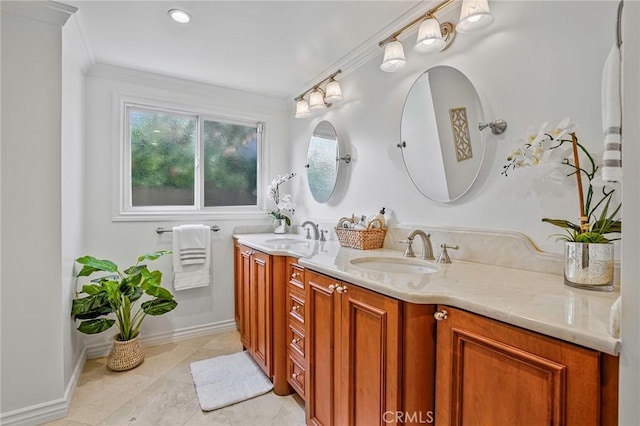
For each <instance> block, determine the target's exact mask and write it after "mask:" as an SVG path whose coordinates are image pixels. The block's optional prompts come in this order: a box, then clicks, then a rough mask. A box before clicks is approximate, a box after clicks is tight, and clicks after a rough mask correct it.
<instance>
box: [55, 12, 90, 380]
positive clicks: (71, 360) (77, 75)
mask: <svg viewBox="0 0 640 426" xmlns="http://www.w3.org/2000/svg"><path fill="white" fill-rule="evenodd" d="M87 61H88V58H87V55H86V48H85V46H84V45H83V42H82V38H81V37H80V32H79V29H78V24H77V21H76V20H75V17H72V18H71V19H69V21H67V23H66V25H65V26H64V28H63V32H62V114H61V117H62V153H61V161H62V276H61V280H62V289H61V290H62V292H61V294H62V306H61V317H62V339H63V346H62V347H63V350H64V383H65V387H67V386H68V385H69V383H70V381H71V379H72V375H73V373H74V370H75V369H76V366H78V362H79V361H80V358H81V354H82V350H83V349H84V345H83V342H82V339H81V338H80V336H79V333H78V332H77V331H76V330H75V329H76V324H75V321H73V319H72V318H71V315H70V312H71V303H72V300H73V298H74V297H75V291H76V279H75V276H74V275H75V273H74V263H75V262H74V259H75V258H77V257H78V256H81V255H82V254H83V251H84V245H83V229H84V204H85V203H84V109H85V105H84V84H85V77H84V68H85V67H86V66H87Z"/></svg>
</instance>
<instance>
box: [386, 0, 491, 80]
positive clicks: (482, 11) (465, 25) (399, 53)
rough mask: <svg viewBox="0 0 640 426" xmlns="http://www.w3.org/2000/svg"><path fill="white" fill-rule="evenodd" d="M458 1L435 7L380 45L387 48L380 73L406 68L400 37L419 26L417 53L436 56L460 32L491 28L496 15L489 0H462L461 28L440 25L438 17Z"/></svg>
mask: <svg viewBox="0 0 640 426" xmlns="http://www.w3.org/2000/svg"><path fill="white" fill-rule="evenodd" d="M455 1H456V0H444V1H442V2H440V3H438V4H437V5H436V6H434V7H432V8H431V9H429V10H428V11H427V13H425V14H424V15H420V16H419V17H417V18H416V19H414V20H413V21H411V22H409V23H408V24H406V25H405V26H404V27H402V28H400V29H399V30H397V31H396V32H394V33H393V34H391V35H390V36H389V37H387V38H385V39H384V40H382V41H381V42H379V43H378V46H380V47H383V46H384V48H385V49H384V59H383V60H382V64H381V65H380V69H381V70H382V71H386V72H395V71H398V70H400V69H402V67H404V65H405V57H404V49H403V47H402V43H400V41H399V40H398V37H399V36H400V35H402V33H404V32H406V31H408V30H409V29H411V28H413V27H414V26H415V25H417V24H418V23H420V27H419V28H418V37H417V39H416V44H415V50H417V51H419V52H424V53H435V52H442V51H444V50H447V49H448V48H449V47H450V46H451V44H453V41H454V40H455V38H456V34H457V31H458V30H460V32H470V31H475V30H478V29H481V28H484V27H486V26H487V25H490V24H491V23H492V22H493V15H492V14H491V10H490V9H489V2H488V0H462V8H461V11H460V20H459V21H458V26H457V27H456V25H455V24H453V23H451V22H444V23H442V24H441V23H440V22H439V21H438V19H437V18H436V16H435V14H436V13H437V12H439V11H441V10H442V9H444V8H445V7H447V6H449V5H451V4H453V3H454V2H455Z"/></svg>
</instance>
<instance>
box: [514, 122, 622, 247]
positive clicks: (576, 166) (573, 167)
mask: <svg viewBox="0 0 640 426" xmlns="http://www.w3.org/2000/svg"><path fill="white" fill-rule="evenodd" d="M580 153H582V154H583V156H584V157H586V166H583V165H581V163H580V155H579V154H580ZM553 161H559V164H560V165H562V166H566V167H565V169H566V170H568V171H567V172H565V175H566V176H575V178H576V182H577V190H578V199H579V207H580V209H579V222H578V223H574V222H572V221H569V220H565V219H550V218H543V219H542V221H543V222H547V223H550V224H552V225H555V226H558V227H560V228H563V229H564V230H565V233H563V234H554V235H555V236H556V237H558V239H559V240H562V241H567V242H579V243H608V242H609V241H613V240H617V239H619V238H610V237H608V236H605V235H608V234H612V233H620V232H621V231H622V222H621V220H620V219H618V218H617V216H618V213H619V212H620V208H621V207H622V204H621V203H618V204H617V206H616V205H615V203H614V204H613V205H612V200H613V194H614V192H615V189H614V188H609V187H607V186H606V185H604V184H602V183H600V182H598V181H599V180H600V181H601V179H599V178H598V176H597V172H598V170H599V166H598V165H597V164H596V162H595V160H594V158H593V156H592V155H591V154H590V153H589V151H588V150H587V149H586V148H585V147H584V146H583V145H581V144H580V143H579V142H578V138H577V136H576V134H575V130H574V126H573V125H572V124H571V123H570V121H569V118H565V119H564V120H562V121H561V122H560V123H559V124H558V125H557V126H556V127H555V128H548V127H547V123H544V124H543V125H542V126H540V127H539V128H537V129H536V128H535V127H533V126H531V127H529V131H528V135H527V137H526V139H524V140H522V139H520V140H518V141H517V142H516V145H515V147H514V148H513V150H512V152H511V153H510V154H509V155H508V157H507V164H505V165H504V166H503V170H502V174H503V175H505V176H507V175H508V173H509V172H510V171H511V170H514V169H518V168H523V167H532V166H538V165H540V164H543V163H549V162H553ZM583 178H586V181H587V184H586V196H585V190H584V186H583ZM598 186H600V188H597V187H598Z"/></svg>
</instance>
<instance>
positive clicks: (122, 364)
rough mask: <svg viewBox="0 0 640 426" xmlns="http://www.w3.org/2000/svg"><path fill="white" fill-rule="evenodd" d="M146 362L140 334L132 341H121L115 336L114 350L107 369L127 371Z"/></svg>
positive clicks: (108, 359)
mask: <svg viewBox="0 0 640 426" xmlns="http://www.w3.org/2000/svg"><path fill="white" fill-rule="evenodd" d="M142 361H144V352H143V351H142V347H141V346H140V334H138V335H137V336H136V337H134V338H133V339H131V340H127V341H124V342H122V341H120V340H116V336H113V349H112V350H111V353H110V354H109V356H108V357H107V367H109V369H111V370H113V371H126V370H131V369H132V368H136V367H137V366H139V365H140V364H142Z"/></svg>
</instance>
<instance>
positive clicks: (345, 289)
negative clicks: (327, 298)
mask: <svg viewBox="0 0 640 426" xmlns="http://www.w3.org/2000/svg"><path fill="white" fill-rule="evenodd" d="M336 291H337V292H338V293H341V294H342V293H346V292H347V286H346V285H343V286H338V287H336Z"/></svg>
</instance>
